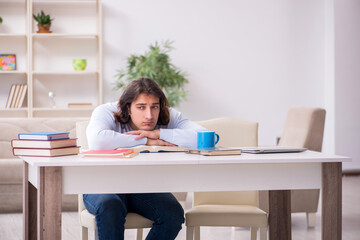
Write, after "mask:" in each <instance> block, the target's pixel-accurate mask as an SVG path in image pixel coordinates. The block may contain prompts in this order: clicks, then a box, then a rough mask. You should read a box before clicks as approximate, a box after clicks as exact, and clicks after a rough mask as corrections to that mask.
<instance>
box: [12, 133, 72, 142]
mask: <svg viewBox="0 0 360 240" xmlns="http://www.w3.org/2000/svg"><path fill="white" fill-rule="evenodd" d="M69 134H70V133H69V132H31V133H19V134H18V139H20V140H55V139H68V138H69Z"/></svg>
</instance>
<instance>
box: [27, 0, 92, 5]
mask: <svg viewBox="0 0 360 240" xmlns="http://www.w3.org/2000/svg"><path fill="white" fill-rule="evenodd" d="M96 2H97V1H96V0H82V1H81V0H80V1H79V0H76V1H73V0H63V1H59V0H55V1H49V0H47V1H45V0H38V1H33V3H34V4H94V3H96Z"/></svg>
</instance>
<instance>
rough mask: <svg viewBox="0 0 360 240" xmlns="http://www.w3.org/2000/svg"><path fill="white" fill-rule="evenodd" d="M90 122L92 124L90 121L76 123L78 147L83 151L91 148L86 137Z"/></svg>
mask: <svg viewBox="0 0 360 240" xmlns="http://www.w3.org/2000/svg"><path fill="white" fill-rule="evenodd" d="M89 122H90V120H87V121H81V122H76V137H77V143H78V146H80V147H81V149H88V148H89V145H88V142H87V137H86V128H87V126H88V125H89Z"/></svg>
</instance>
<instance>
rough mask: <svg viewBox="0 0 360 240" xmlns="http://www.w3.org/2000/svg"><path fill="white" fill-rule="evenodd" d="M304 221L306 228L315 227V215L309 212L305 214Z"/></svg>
mask: <svg viewBox="0 0 360 240" xmlns="http://www.w3.org/2000/svg"><path fill="white" fill-rule="evenodd" d="M306 221H307V226H308V228H312V227H315V225H316V213H314V212H311V213H308V212H307V213H306Z"/></svg>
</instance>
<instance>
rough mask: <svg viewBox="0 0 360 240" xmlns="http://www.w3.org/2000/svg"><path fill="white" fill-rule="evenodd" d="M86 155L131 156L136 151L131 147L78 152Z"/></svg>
mask: <svg viewBox="0 0 360 240" xmlns="http://www.w3.org/2000/svg"><path fill="white" fill-rule="evenodd" d="M80 155H84V156H87V157H133V156H135V155H137V153H136V152H135V151H134V150H133V149H131V148H129V149H128V148H126V149H115V150H90V151H85V152H82V153H80Z"/></svg>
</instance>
